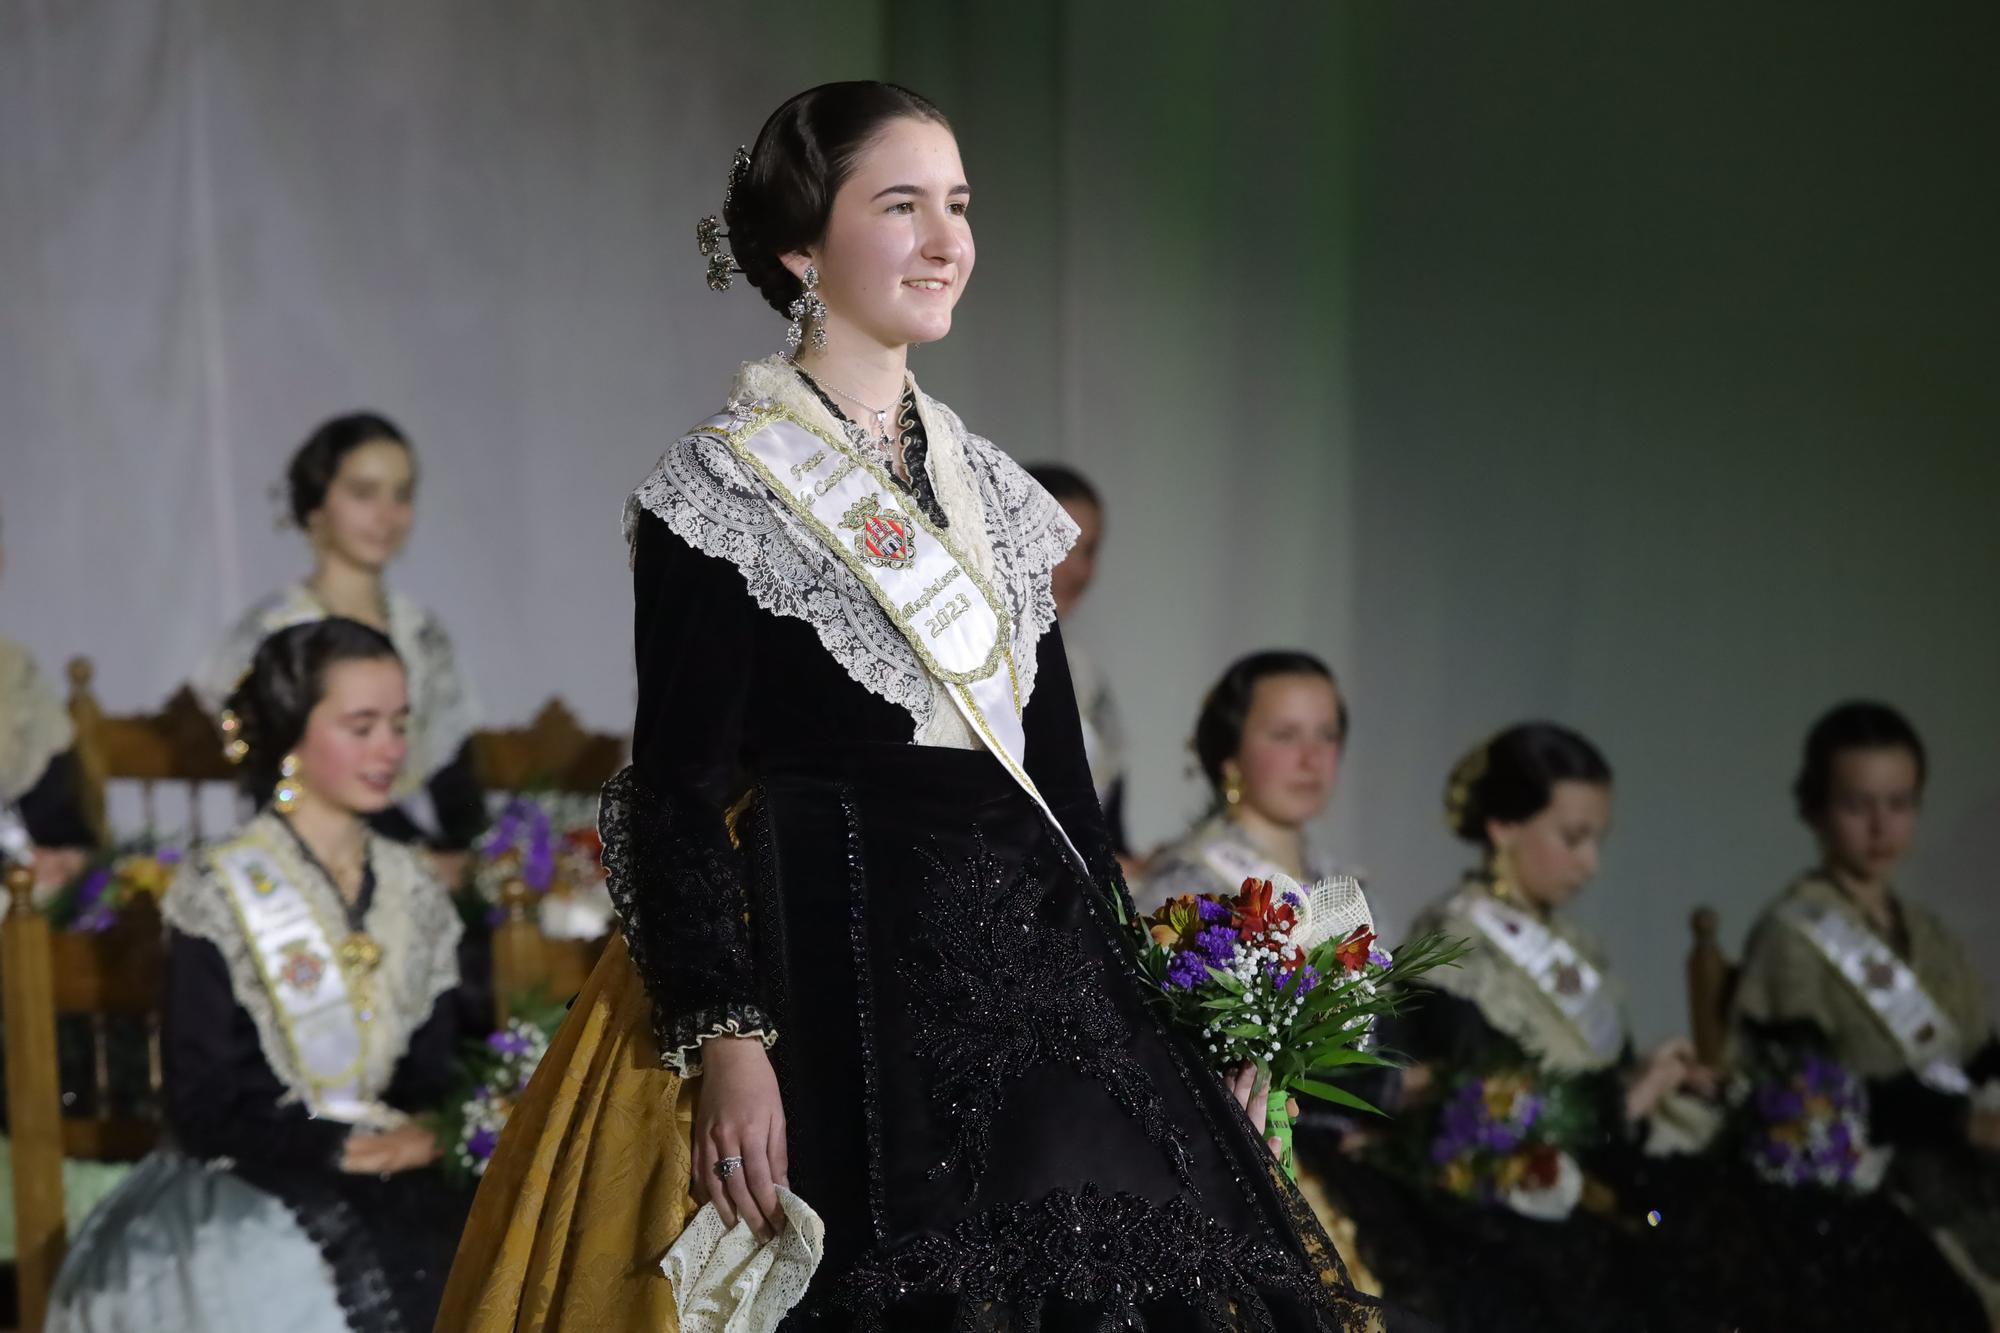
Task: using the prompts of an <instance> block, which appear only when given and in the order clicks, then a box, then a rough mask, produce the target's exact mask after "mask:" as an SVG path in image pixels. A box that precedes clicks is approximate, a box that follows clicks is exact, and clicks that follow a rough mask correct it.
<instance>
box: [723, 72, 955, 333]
mask: <svg viewBox="0 0 2000 1333" xmlns="http://www.w3.org/2000/svg"><path fill="white" fill-rule="evenodd" d="M904 119H910V120H923V121H929V122H931V123H932V124H936V125H942V126H944V127H945V128H946V129H950V128H951V122H950V121H948V120H946V119H945V116H944V112H942V111H940V110H938V109H937V107H936V106H935V105H933V104H932V103H931V101H930V100H929V99H928V98H926V97H923V96H921V95H919V94H917V93H913V92H911V91H910V90H909V89H908V88H905V87H902V86H901V85H900V84H894V83H880V82H877V81H875V80H873V79H861V80H855V81H852V82H848V83H823V84H821V85H820V86H819V87H817V88H808V89H806V91H804V92H802V93H800V94H798V95H797V96H795V97H793V98H791V99H789V100H788V101H786V102H785V104H784V105H783V106H781V107H779V108H778V109H777V110H776V111H773V112H772V113H771V118H770V119H769V120H767V121H765V122H764V128H763V129H761V130H759V131H758V132H757V142H756V144H755V146H753V147H752V148H751V150H750V165H749V169H748V170H747V171H745V172H743V173H742V175H741V177H740V178H738V179H736V180H734V181H733V182H732V183H731V185H730V189H729V194H728V197H727V198H726V199H725V200H724V201H723V205H722V221H723V224H724V225H725V226H727V227H728V228H729V248H730V251H731V252H732V253H733V254H734V256H735V259H736V266H737V267H738V268H740V269H742V270H743V276H744V277H745V278H747V279H749V281H750V285H751V286H753V287H755V288H756V289H757V290H758V291H759V292H761V293H763V296H764V299H765V300H766V301H768V302H770V305H771V308H772V309H773V310H775V311H777V312H778V313H779V314H781V315H782V314H785V313H786V312H787V310H788V308H789V307H790V306H791V304H792V302H793V301H794V300H796V299H797V298H798V295H799V292H800V290H801V288H800V285H799V280H798V279H797V278H796V277H794V276H792V271H791V270H790V269H788V268H786V267H785V265H784V263H783V261H782V260H781V259H780V258H779V256H781V255H786V254H790V253H792V252H794V251H797V250H804V249H807V248H808V247H810V246H812V245H815V244H817V243H818V242H819V240H820V238H822V237H823V236H825V235H826V224H827V219H828V218H829V217H830V216H831V215H832V213H833V197H834V195H836V194H838V193H839V192H840V187H841V186H842V185H844V184H846V183H847V178H848V177H849V176H851V175H853V174H854V164H855V163H856V162H857V161H859V160H860V157H861V154H862V151H863V150H865V149H866V148H867V147H868V145H869V143H870V142H871V141H873V140H874V138H875V136H876V135H877V134H879V133H881V130H882V127H883V126H884V125H887V124H888V123H889V122H890V121H893V120H904Z"/></svg>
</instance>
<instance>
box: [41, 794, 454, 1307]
mask: <svg viewBox="0 0 2000 1333" xmlns="http://www.w3.org/2000/svg"><path fill="white" fill-rule="evenodd" d="M242 848H249V849H252V850H253V851H254V852H255V853H256V854H258V855H259V856H261V857H263V858H266V861H265V863H266V864H269V865H272V866H275V867H276V868H277V872H278V874H279V875H280V876H281V877H282V878H283V880H284V881H285V882H287V883H292V884H298V885H301V886H302V888H301V892H302V893H304V894H305V895H306V897H307V900H308V901H309V902H311V903H312V905H313V909H314V912H315V915H316V917H317V918H318V919H319V920H321V921H322V923H323V924H325V925H326V926H327V927H328V929H329V933H337V932H338V931H341V930H344V931H347V932H357V931H360V930H362V929H363V928H364V927H365V928H366V931H367V933H368V934H369V935H371V936H373V937H374V938H376V939H378V940H379V941H380V942H381V944H382V950H383V952H382V961H381V964H380V967H379V969H378V971H377V973H376V981H375V983H374V986H373V989H372V990H371V991H370V992H369V993H370V994H371V996H372V999H370V1000H369V1001H368V1002H367V1003H368V1004H370V1005H372V1011H369V1010H364V1011H363V1014H364V1020H365V1022H366V1024H367V1025H368V1027H369V1029H370V1031H369V1037H368V1039H367V1042H368V1044H367V1047H366V1049H368V1050H369V1051H370V1052H371V1054H370V1055H368V1056H367V1057H366V1059H367V1060H368V1061H369V1068H370V1070H371V1071H372V1072H370V1073H366V1074H364V1075H363V1082H364V1086H366V1087H367V1088H368V1089H369V1090H370V1091H372V1092H373V1093H374V1100H376V1101H378V1102H379V1103H380V1104H381V1105H382V1106H384V1107H388V1108H393V1109H394V1110H395V1111H399V1112H405V1113H410V1114H416V1113H420V1112H424V1111H428V1110H433V1109H435V1108H436V1106H437V1105H438V1103H439V1101H440V1100H441V1099H442V1098H443V1096H444V1094H445V1092H446V1091H447V1089H448V1085H449V1083H450V1080H451V1078H452V1067H453V1066H452V1059H453V1053H454V1048H455V1045H456V1040H457V1032H458V1027H457V1023H456V1020H455V1017H454V1015H455V1014H456V1012H457V1006H456V1005H455V1004H453V1003H452V997H451V994H450V991H451V988H452V986H453V985H454V984H455V982H456V980H457V964H456V960H455V959H456V954H455V950H456V944H457V938H458V922H457V918H456V916H455V914H454V913H453V911H452V908H451V906H450V903H449V901H448V899H447V898H446V896H445V893H444V890H443V888H442V887H441V886H439V885H438V884H437V883H436V881H435V880H433V879H432V878H431V877H430V875H429V873H428V871H427V870H426V869H425V868H424V866H423V865H422V864H421V863H420V862H419V861H418V859H417V856H416V854H415V853H414V852H412V851H411V850H410V849H409V848H407V847H405V846H403V845H401V844H398V843H395V842H391V841H389V840H386V839H380V838H377V839H374V840H373V841H372V845H371V848H370V852H369V856H368V860H367V863H366V869H365V870H364V874H363V879H362V883H361V891H360V893H359V894H358V895H357V898H356V901H355V902H354V904H353V905H352V906H351V907H350V906H348V905H347V904H345V903H343V902H342V901H341V900H340V896H339V892H338V890H337V889H335V888H334V887H333V880H332V878H331V876H329V875H328V874H327V873H326V872H325V871H324V870H323V869H322V868H321V867H320V864H319V862H318V861H317V860H316V859H314V857H313V855H312V853H311V852H310V851H308V850H307V848H306V846H305V844H304V842H303V841H302V840H301V839H299V838H298V836H297V835H296V834H295V833H294V832H293V830H292V829H291V827H290V826H289V825H288V824H287V823H286V822H285V820H284V819H282V818H281V817H279V816H278V815H275V814H271V813H269V812H266V813H264V814H261V815H259V816H257V817H256V818H255V819H253V820H251V821H250V823H249V824H248V825H246V826H245V827H244V828H243V829H241V830H239V831H238V832H237V833H236V834H235V835H234V836H233V837H231V838H230V839H228V840H227V841H225V842H224V843H222V844H220V846H219V847H218V848H215V849H211V850H210V851H207V852H202V853H198V854H196V855H193V856H190V857H189V858H188V861H187V862H186V863H184V865H183V869H182V871H181V874H180V876H179V878H177V879H176V881H175V883H174V885H173V887H172V888H171V889H170V890H169V891H168V895H167V899H166V904H165V915H166V918H167V922H168V925H169V927H170V929H169V931H168V935H167V987H166V995H165V1000H164V1006H163V1014H164V1024H163V1026H164V1032H163V1034H162V1054H163V1057H164V1073H165V1086H166V1092H167V1107H166V1111H167V1116H166V1119H167V1129H168V1131H169V1132H168V1136H167V1137H168V1144H167V1146H164V1147H162V1148H160V1149H159V1150H156V1151H155V1152H154V1153H152V1154H151V1155H150V1156H148V1157H147V1158H146V1159H145V1160H144V1161H143V1162H142V1163H140V1165H139V1166H138V1167H137V1168H136V1169H135V1170H134V1172H133V1174H132V1175H131V1176H129V1177H128V1178H127V1179H126V1180H125V1182H124V1183H123V1184H121V1185H120V1186H119V1187H118V1189H117V1190H116V1191H114V1192H113V1193H112V1194H111V1195H110V1196H109V1197H107V1198H106V1199H105V1200H104V1201H103V1202H102V1203H100V1204H99V1205H98V1207H97V1209H96V1210H95V1211H94V1212H93V1213H92V1214H91V1215H90V1218H89V1220H88V1221H87V1222H86V1223H85V1224H84V1226H83V1228H82V1229H81V1230H80V1231H79V1233H78V1234H77V1236H76V1238H75V1240H74V1242H73V1243H72V1245H71V1247H70V1251H69V1255H68V1257H67V1258H66V1260H65V1261H64V1264H63V1268H62V1272H61V1274H60V1275H59V1276H58V1279H57V1282H56V1286H55V1291H54V1294H53V1297H52V1300H51V1310H50V1316H49V1325H48V1327H49V1328H50V1329H51V1330H52V1331H59V1333H142V1331H143V1333H163V1331H166V1330H172V1331H173V1333H197V1331H198V1330H220V1329H224V1328H238V1327H244V1328H248V1327H260V1328H281V1329H288V1330H297V1331H298V1333H333V1331H334V1330H344V1331H351V1333H420V1331H421V1330H426V1329H429V1328H430V1327H431V1323H432V1319H433V1317H434V1315H435V1313H436V1311H437V1307H438V1299H439V1296H440V1293H441V1292H442V1291H443V1288H444V1282H445V1279H446V1277H447V1276H448V1274H449V1272H450V1267H451V1257H452V1253H453V1250H454V1249H455V1248H456V1245H457V1241H458V1234H459V1230H460V1227H461V1226H462V1225H463V1222H464V1218H465V1209H466V1199H465V1196H464V1194H463V1192H462V1191H461V1190H459V1189H458V1188H456V1187H455V1186H453V1185H451V1184H450V1183H449V1182H447V1181H446V1180H445V1179H444V1178H443V1175H442V1173H441V1172H440V1171H439V1170H438V1169H437V1168H435V1167H427V1168H423V1169H419V1170H412V1171H400V1172H396V1173H393V1174H388V1175H382V1176H376V1175H371V1174H365V1173H362V1174H356V1173H352V1172H348V1171H343V1170H342V1169H341V1158H342V1154H343V1150H344V1149H345V1146H346V1144H347V1140H348V1137H349V1135H350V1133H351V1132H353V1128H352V1126H351V1125H349V1124H347V1123H344V1122H342V1121H340V1120H336V1119H333V1118H330V1117H327V1116H320V1115H316V1114H315V1113H314V1112H313V1111H312V1110H310V1109H309V1108H308V1106H307V1105H306V1104H305V1102H304V1101H303V1100H302V1098H301V1095H300V1093H299V1092H298V1091H297V1089H296V1088H295V1087H294V1086H293V1085H291V1084H288V1083H287V1082H286V1081H285V1080H284V1079H281V1078H280V1075H279V1072H278V1070H277V1069H276V1068H274V1060H276V1061H279V1062H282V1063H285V1064H286V1066H287V1069H288V1070H289V1071H290V1075H291V1076H292V1077H294V1078H296V1075H297V1071H296V1066H295V1064H294V1063H293V1062H294V1061H295V1059H296V1056H295V1054H292V1053H290V1051H289V1048H288V1047H287V1046H286V1045H285V1044H284V1041H285V1039H284V1038H282V1037H280V1036H279V1035H278V1034H279V1033H280V1032H282V1031H287V1030H289V1029H288V1026H287V1019H286V1018H285V1017H284V1015H283V1013H282V1012H281V1011H280V1009H279V1007H278V1004H277V1002H276V1001H274V1000H273V999H272V998H271V995H270V993H269V989H270V988H271V987H275V985H276V984H277V983H276V982H275V981H270V982H267V981H265V980H264V979H262V978H261V977H260V976H259V975H258V968H259V963H258V962H257V961H256V959H255V956H254V947H253V946H252V945H251V944H250V942H249V941H248V940H247V939H246V938H245V936H244V935H243V933H242V931H241V928H240V927H239V925H238V924H237V918H236V917H235V915H234V914H233V912H232V909H231V908H230V907H229V906H228V905H227V897H226V894H227V890H226V889H225V888H224V887H223V883H222V872H221V871H219V870H218V869H217V868H216V862H215V860H214V857H215V856H217V855H228V854H230V853H232V852H233V851H235V850H236V849H242ZM378 1045H379V1047H380V1050H381V1057H380V1058H379V1059H378V1057H377V1056H376V1055H374V1054H373V1053H372V1052H373V1051H374V1050H375V1049H376V1047H377V1046H378ZM274 1052H277V1054H275V1055H274Z"/></svg>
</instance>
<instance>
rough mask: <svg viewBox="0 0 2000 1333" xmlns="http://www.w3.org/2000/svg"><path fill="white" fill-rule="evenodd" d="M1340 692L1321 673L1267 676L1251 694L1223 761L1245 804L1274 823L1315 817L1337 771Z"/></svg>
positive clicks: (1295, 824) (1292, 825)
mask: <svg viewBox="0 0 2000 1333" xmlns="http://www.w3.org/2000/svg"><path fill="white" fill-rule="evenodd" d="M1340 748H1341V737H1340V696H1339V694H1338V693H1336V692H1335V690H1334V686H1333V682H1332V681H1330V680H1328V679H1327V678H1326V677H1325V676H1316V675H1308V674H1304V673H1300V674H1296V675H1282V676H1266V677H1264V678H1263V679H1262V680H1260V681H1258V682H1257V684H1256V686H1255V688H1254V689H1253V690H1252V692H1251V695H1250V711H1249V715H1248V716H1247V717H1246V718H1245V719H1244V722H1243V743H1242V745H1241V746H1239V747H1238V748H1237V751H1236V756H1235V758H1233V759H1231V760H1229V761H1227V763H1225V764H1224V771H1225V772H1227V773H1234V774H1235V775H1236V777H1237V779H1238V780H1239V781H1240V782H1241V783H1242V789H1243V804H1244V805H1246V806H1248V807H1249V808H1250V809H1252V810H1255V811H1256V812H1257V813H1258V814H1260V815H1262V816H1263V817H1264V818H1266V819H1268V820H1270V821H1271V822H1272V823H1274V824H1281V825H1284V826H1285V827H1288V828H1299V827H1302V826H1303V825H1305V824H1308V823H1310V822H1311V821H1312V820H1314V819H1316V818H1318V817H1319V815H1320V812H1321V811H1323V810H1325V809H1326V804H1327V802H1328V801H1330V800H1332V799H1333V787H1334V783H1335V782H1336V781H1337V780H1338V779H1339V777H1340Z"/></svg>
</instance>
